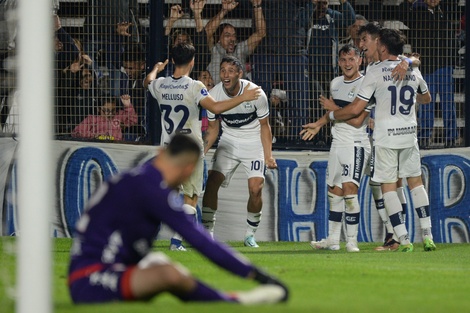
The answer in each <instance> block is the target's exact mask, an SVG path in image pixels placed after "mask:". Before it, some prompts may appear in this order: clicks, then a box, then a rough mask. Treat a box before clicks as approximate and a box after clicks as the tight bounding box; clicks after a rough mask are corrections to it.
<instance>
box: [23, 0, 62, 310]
mask: <svg viewBox="0 0 470 313" xmlns="http://www.w3.org/2000/svg"><path fill="white" fill-rule="evenodd" d="M18 13H19V14H18V31H19V33H18V39H19V44H18V48H19V62H18V64H19V65H18V71H19V85H18V90H19V93H20V98H19V99H20V101H19V107H20V111H19V112H20V117H19V123H20V128H19V129H20V131H19V150H18V209H19V213H18V215H19V234H17V235H19V236H18V239H17V240H18V241H17V242H18V244H19V249H18V258H17V280H16V281H17V297H16V311H17V312H19V313H31V312H35V313H49V312H52V300H51V299H52V296H51V294H52V293H51V289H52V288H51V285H52V284H51V278H52V275H51V273H52V266H51V259H52V258H51V254H52V252H51V241H52V240H51V223H50V217H51V208H52V204H53V202H52V194H53V178H54V172H53V171H52V170H51V168H52V166H51V165H52V164H51V160H52V158H51V151H52V128H53V119H52V103H53V98H52V95H53V89H52V88H53V75H52V73H53V62H52V59H53V51H52V48H53V41H52V38H53V26H52V6H51V0H34V1H18Z"/></svg>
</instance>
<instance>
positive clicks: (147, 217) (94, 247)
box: [68, 135, 288, 304]
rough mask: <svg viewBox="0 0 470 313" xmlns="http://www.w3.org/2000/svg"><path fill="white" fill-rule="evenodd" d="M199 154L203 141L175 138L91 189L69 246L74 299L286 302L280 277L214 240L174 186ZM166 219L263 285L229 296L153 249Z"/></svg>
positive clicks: (232, 268)
mask: <svg viewBox="0 0 470 313" xmlns="http://www.w3.org/2000/svg"><path fill="white" fill-rule="evenodd" d="M200 153H201V148H200V145H199V143H197V142H196V141H194V140H193V139H192V138H190V137H189V136H184V135H175V136H174V137H173V138H172V139H171V141H169V142H168V145H166V146H165V147H163V148H161V150H160V152H159V153H158V155H157V156H156V158H154V159H153V160H152V161H150V162H147V163H145V164H144V165H142V166H139V167H137V168H134V169H133V170H131V171H129V172H127V173H123V174H120V175H117V176H114V177H112V178H111V179H110V180H109V181H107V182H105V183H103V184H102V185H101V187H100V188H99V189H98V190H97V191H96V192H95V193H94V195H93V196H92V198H91V199H90V200H89V202H88V205H87V208H86V210H85V212H84V213H83V215H82V217H81V218H80V220H79V221H78V223H77V225H76V234H75V237H74V241H73V246H72V250H71V261H70V266H69V275H68V286H69V291H70V295H71V298H72V300H73V302H74V303H93V302H109V301H133V300H148V299H150V298H152V297H153V296H156V295H158V294H161V293H163V292H170V293H171V294H173V295H175V296H176V297H178V298H179V299H181V300H182V301H227V302H239V303H243V304H256V303H275V302H279V301H286V300H287V298H288V292H287V288H286V287H285V286H284V285H283V284H282V283H281V282H280V281H279V280H277V279H276V278H273V277H271V276H270V275H268V274H266V273H263V272H262V271H261V270H259V269H258V268H256V267H255V266H254V265H252V264H251V263H250V262H248V261H247V260H246V259H244V258H242V257H241V256H239V255H237V254H236V252H234V251H233V250H232V249H230V248H229V247H228V246H226V245H224V244H222V243H219V242H217V241H215V240H213V239H212V238H211V237H210V236H209V235H208V234H207V233H206V232H205V231H204V229H202V228H201V227H200V226H198V225H197V224H194V223H193V222H192V221H191V220H190V219H189V218H188V217H187V215H186V214H185V213H184V209H183V200H182V198H181V196H180V195H179V192H178V191H177V190H176V188H177V187H178V186H179V185H180V184H181V183H182V182H183V181H185V180H186V179H188V177H189V176H190V175H191V173H192V172H193V170H194V168H195V167H196V165H197V163H198V162H199V159H200ZM161 223H165V224H167V225H169V226H170V227H172V228H173V229H175V230H176V231H178V232H179V233H180V234H182V235H183V236H184V237H185V238H187V239H188V241H189V242H190V243H191V244H192V245H193V247H194V248H195V249H197V250H199V251H200V252H201V253H202V254H203V255H205V256H206V257H207V258H208V259H209V260H211V261H212V262H214V263H215V264H217V265H219V266H221V267H222V268H224V269H226V270H228V271H230V272H232V273H234V274H235V275H238V276H241V277H244V278H247V279H254V280H256V281H258V282H260V283H261V284H263V285H261V286H258V287H256V288H254V289H252V290H251V291H244V292H235V293H231V294H227V293H224V292H221V291H218V290H215V289H213V288H211V287H209V286H207V285H205V284H204V283H202V282H201V281H200V280H198V279H195V278H194V277H192V276H191V275H190V273H189V271H188V270H187V269H185V268H184V267H183V266H181V265H180V264H175V263H173V262H171V261H170V259H169V258H168V257H166V256H165V255H164V254H163V253H155V252H152V251H151V248H152V245H153V241H154V240H155V238H156V237H157V234H158V232H159V229H160V225H161Z"/></svg>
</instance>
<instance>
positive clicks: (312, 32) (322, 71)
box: [300, 0, 356, 146]
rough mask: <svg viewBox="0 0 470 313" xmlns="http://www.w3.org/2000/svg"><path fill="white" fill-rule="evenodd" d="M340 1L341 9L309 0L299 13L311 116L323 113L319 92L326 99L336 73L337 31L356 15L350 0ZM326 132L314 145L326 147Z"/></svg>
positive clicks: (315, 117) (346, 25) (324, 1)
mask: <svg viewBox="0 0 470 313" xmlns="http://www.w3.org/2000/svg"><path fill="white" fill-rule="evenodd" d="M340 2H341V5H340V10H339V11H336V10H332V9H330V8H328V5H329V0H311V2H310V3H308V4H307V6H306V7H305V8H304V10H302V11H301V12H300V25H301V26H302V28H301V31H302V32H303V33H304V35H305V38H306V41H305V51H306V53H307V56H308V59H309V62H308V63H309V66H308V68H309V70H308V72H309V78H310V86H311V87H310V99H312V101H313V104H312V108H313V110H312V111H313V116H312V117H313V118H314V119H319V118H320V117H321V116H322V114H323V110H322V109H321V108H320V105H319V102H318V101H319V99H320V95H323V96H326V97H327V98H329V95H328V92H329V85H330V81H331V80H332V79H333V77H336V76H338V68H337V59H338V57H337V55H338V44H339V30H340V28H341V27H343V28H346V27H348V26H350V25H352V24H353V23H354V21H355V18H356V16H355V13H354V9H353V8H352V6H351V5H350V4H349V2H348V1H347V0H341V1H340ZM329 133H330V130H329V129H326V128H325V129H322V130H321V132H320V133H319V134H318V135H317V136H316V138H315V141H314V144H315V145H317V146H326V145H327V144H328V141H329V137H330V136H329Z"/></svg>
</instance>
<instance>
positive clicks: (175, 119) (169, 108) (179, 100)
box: [148, 76, 209, 149]
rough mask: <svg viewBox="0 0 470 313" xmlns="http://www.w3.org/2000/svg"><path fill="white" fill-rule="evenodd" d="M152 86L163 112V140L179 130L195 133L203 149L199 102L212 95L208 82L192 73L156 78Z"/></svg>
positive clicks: (149, 88) (181, 132) (151, 91)
mask: <svg viewBox="0 0 470 313" xmlns="http://www.w3.org/2000/svg"><path fill="white" fill-rule="evenodd" d="M148 90H149V91H150V93H151V94H152V96H153V97H154V98H155V99H157V101H158V105H159V107H160V110H161V113H162V128H163V130H164V131H162V141H161V142H162V144H166V143H168V142H169V141H170V138H171V136H172V135H174V134H177V133H178V134H185V135H189V136H191V137H193V138H194V139H195V140H196V141H197V142H198V143H199V144H200V146H201V149H203V141H202V130H201V127H202V124H201V114H200V106H199V102H200V101H201V100H202V99H204V98H205V97H207V96H208V95H209V92H208V91H207V89H206V87H205V86H204V84H203V83H202V82H200V81H198V80H193V79H192V78H190V77H188V76H182V77H179V78H175V77H173V76H168V77H160V78H158V79H156V80H153V81H152V82H151V83H150V84H149V86H148Z"/></svg>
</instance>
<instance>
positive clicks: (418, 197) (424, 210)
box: [411, 185, 432, 239]
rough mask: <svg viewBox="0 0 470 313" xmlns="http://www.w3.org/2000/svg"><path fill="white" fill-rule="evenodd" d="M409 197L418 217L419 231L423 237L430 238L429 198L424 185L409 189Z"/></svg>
mask: <svg viewBox="0 0 470 313" xmlns="http://www.w3.org/2000/svg"><path fill="white" fill-rule="evenodd" d="M411 198H412V199H413V205H414V207H415V210H416V213H417V214H418V217H419V224H420V226H421V231H422V232H423V238H429V239H432V232H431V216H429V198H428V193H427V191H426V189H424V186H423V185H421V186H418V187H416V188H414V189H413V190H411Z"/></svg>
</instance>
